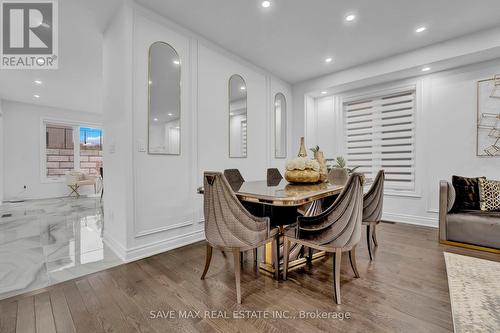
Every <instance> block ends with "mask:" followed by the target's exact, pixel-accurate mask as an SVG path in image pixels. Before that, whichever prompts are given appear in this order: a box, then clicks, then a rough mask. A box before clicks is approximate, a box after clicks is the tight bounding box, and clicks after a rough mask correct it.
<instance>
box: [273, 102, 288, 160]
mask: <svg viewBox="0 0 500 333" xmlns="http://www.w3.org/2000/svg"><path fill="white" fill-rule="evenodd" d="M274 157H276V158H286V99H285V95H283V94H282V93H277V94H276V95H275V96H274Z"/></svg>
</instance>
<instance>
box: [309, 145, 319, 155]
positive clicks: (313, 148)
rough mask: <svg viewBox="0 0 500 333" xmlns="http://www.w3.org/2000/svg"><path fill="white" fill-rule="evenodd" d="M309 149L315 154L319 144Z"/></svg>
mask: <svg viewBox="0 0 500 333" xmlns="http://www.w3.org/2000/svg"><path fill="white" fill-rule="evenodd" d="M309 150H310V151H312V152H313V153H314V154H316V153H317V152H318V151H319V146H318V145H316V147H312V148H309Z"/></svg>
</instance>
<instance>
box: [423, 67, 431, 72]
mask: <svg viewBox="0 0 500 333" xmlns="http://www.w3.org/2000/svg"><path fill="white" fill-rule="evenodd" d="M430 70H431V68H430V67H424V68H422V72H428V71H430Z"/></svg>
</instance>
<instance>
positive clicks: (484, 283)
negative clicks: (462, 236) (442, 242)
mask: <svg viewBox="0 0 500 333" xmlns="http://www.w3.org/2000/svg"><path fill="white" fill-rule="evenodd" d="M444 259H445V261H446V272H447V274H448V286H449V289H450V300H451V310H452V313H453V326H454V328H455V332H456V333H463V332H500V262H494V261H490V260H484V259H477V258H473V257H467V256H462V255H458V254H454V253H448V252H445V253H444Z"/></svg>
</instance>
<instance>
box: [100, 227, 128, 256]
mask: <svg viewBox="0 0 500 333" xmlns="http://www.w3.org/2000/svg"><path fill="white" fill-rule="evenodd" d="M102 241H103V242H104V244H106V245H107V246H108V247H109V248H110V249H111V251H113V252H114V253H115V254H116V256H117V257H118V258H120V259H121V260H122V261H125V258H126V252H127V251H125V248H124V247H123V246H122V245H121V244H120V243H119V242H117V241H116V240H115V239H114V238H113V236H111V235H109V234H107V233H106V228H105V229H104V237H103V239H102Z"/></svg>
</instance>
